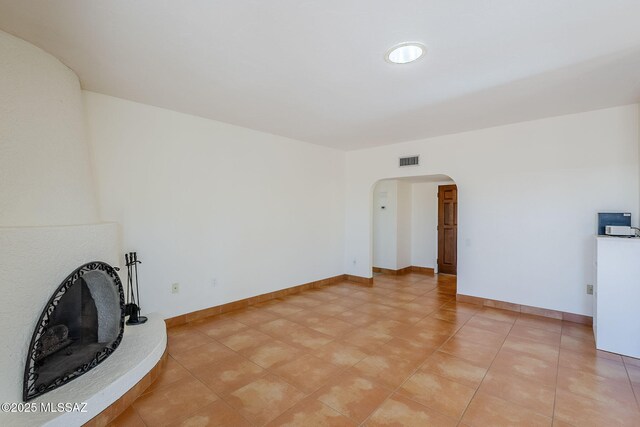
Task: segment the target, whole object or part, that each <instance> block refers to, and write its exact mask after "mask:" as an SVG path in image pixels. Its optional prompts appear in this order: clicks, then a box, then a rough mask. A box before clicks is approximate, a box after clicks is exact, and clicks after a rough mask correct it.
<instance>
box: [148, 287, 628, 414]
mask: <svg viewBox="0 0 640 427" xmlns="http://www.w3.org/2000/svg"><path fill="white" fill-rule="evenodd" d="M423 280H425V281H427V279H419V280H416V281H413V282H409V283H411V284H415V283H418V282H420V281H423ZM428 282H429V285H431V284H432V283H431V281H430V280H429V281H428ZM389 284H392V282H389ZM333 285H334V284H332V285H329V286H326V288H329V287H332V286H333ZM335 285H340V284H338V283H336V284H335ZM380 288H381V289H385V290H387V289H389V290H392V291H393V288H391V287H386V286H382V287H380ZM412 289H413V288H412ZM329 292H331V291H329ZM394 292H401V293H404V294H407V295H411V296H412V298H411V299H407V300H406V301H404V300H400V301H402V303H401V304H394V305H387V304H384V302H383V301H381V300H380V299H384V296H385V295H389V294H391V293H392V292H389V293H386V292H383V293H374V294H373V296H374V298H373V299H370V298H359V297H354V298H355V299H357V300H359V301H362V302H363V303H366V304H375V305H380V306H384V307H389V309H390V312H391V311H396V310H405V311H407V312H409V313H412V314H418V313H416V312H413V311H410V310H407V309H405V308H404V307H402V306H403V305H405V304H408V303H411V302H413V301H414V300H415V299H418V298H421V297H424V296H427V295H429V294H432V295H433V296H436V295H446V296H447V298H448V299H447V300H446V301H443V302H441V303H440V304H439V305H438V306H437V307H436V308H435V309H433V310H432V311H429V313H428V314H425V315H424V316H422V317H420V318H419V320H418V321H416V322H410V323H406V324H407V325H415V324H416V323H418V322H420V321H422V320H424V319H426V318H433V319H438V320H440V321H444V322H447V323H451V324H454V325H456V322H449V321H448V320H445V319H440V318H437V317H435V316H433V313H435V312H436V311H439V310H447V309H448V310H449V311H451V312H452V313H457V311H456V310H455V308H445V306H446V305H449V304H450V303H451V302H452V301H455V297H454V296H453V295H451V294H446V293H442V292H439V290H438V286H436V287H435V288H432V289H429V290H428V291H425V292H423V293H420V294H414V293H410V292H403V290H402V289H398V290H395V291H394ZM305 293H306V292H300V293H297V294H296V295H303V294H305ZM332 294H334V295H336V296H337V298H334V299H331V300H326V299H319V298H318V299H317V300H318V301H319V304H318V305H324V304H332V303H333V304H337V305H340V304H339V302H334V301H335V300H336V299H338V298H345V297H350V295H348V294H343V293H339V292H332ZM310 298H312V297H310ZM314 299H315V298H314ZM283 300H284V301H285V302H286V303H289V304H292V305H294V306H296V307H298V308H300V309H301V310H300V311H302V310H310V311H313V312H314V313H315V314H317V315H320V316H326V317H327V318H337V316H340V315H341V314H342V313H343V312H346V311H356V312H358V313H361V314H362V315H364V316H373V317H377V318H378V319H377V320H375V321H378V320H391V321H396V322H399V321H398V320H396V319H393V318H390V317H387V314H388V313H390V312H385V311H382V312H379V311H378V312H375V314H372V313H367V312H364V311H360V310H358V308H357V306H355V307H354V306H353V305H350V306H343V307H345V308H346V310H344V311H342V312H340V313H333V314H325V313H320V312H315V311H314V310H313V308H309V307H302V306H299V305H296V304H295V302H288V301H286V297H285V298H283ZM434 301H438V299H437V298H434ZM439 302H440V301H439ZM242 310H243V309H239V310H235V311H242ZM479 311H480V310H477V311H475V312H474V314H472V315H471V316H470V317H468V318H467V319H466V320H464V321H463V322H462V323H461V324H460V326H459V327H457V329H456V330H455V332H454V334H453V335H451V336H449V337H448V338H447V339H446V340H445V341H444V342H443V343H441V344H440V345H439V346H438V347H436V348H435V349H434V350H433V351H432V352H431V353H430V354H429V356H427V357H426V358H425V359H424V360H422V361H421V362H420V363H419V364H418V365H417V366H416V367H415V369H413V370H412V371H411V372H410V373H409V374H408V375H407V377H406V378H405V380H404V381H402V382H401V383H400V385H398V386H397V387H395V388H393V389H391V388H388V387H386V386H385V387H384V388H385V389H387V390H389V391H391V392H390V394H389V395H388V396H387V398H385V400H383V401H382V402H381V404H380V405H378V406H377V407H376V408H375V409H374V410H373V411H372V412H371V413H370V414H369V415H368V416H367V417H366V418H365V419H364V421H362V424H364V423H366V422H367V421H368V420H369V419H370V418H371V417H372V416H373V415H374V414H375V413H376V412H377V411H378V410H379V409H380V407H381V406H383V405H384V404H385V403H386V402H387V401H388V400H389V399H390V398H391V396H392V395H394V394H396V393H397V392H398V390H399V389H400V388H401V387H402V386H403V385H404V384H405V383H406V382H407V381H408V380H409V378H411V377H412V376H413V375H414V374H415V373H416V372H417V371H418V370H420V369H421V368H422V367H423V366H424V365H425V364H426V363H427V361H428V360H429V359H430V358H431V357H432V356H433V355H434V354H435V353H436V352H438V351H439V350H440V349H441V348H442V347H443V346H444V345H445V344H446V343H448V342H449V341H450V340H451V339H452V338H453V337H455V336H456V335H457V334H458V333H459V332H460V330H461V329H462V328H463V327H464V326H465V325H466V324H467V323H468V322H469V321H470V320H471V319H472V318H474V317H476V316H477V315H478V312H479ZM267 312H268V313H269V314H272V315H274V316H275V317H276V319H287V320H289V321H291V322H293V323H296V324H297V325H299V326H301V327H303V328H307V329H309V330H312V331H314V332H316V333H321V334H324V333H323V332H321V331H316V330H315V329H313V328H311V327H309V326H307V325H306V324H302V323H299V322H296V321H295V320H292V319H290V318H289V316H292V315H293V314H290V315H283V314H280V313H272V312H270V311H268V310H267ZM294 314H295V313H294ZM461 314H465V313H461ZM208 317H209V318H215V317H217V315H212V316H208ZM519 318H520V315H518V317H516V319H515V320H514V322H513V323H512V324H511V327H510V328H509V332H508V333H507V335H506V336H505V338H504V339H503V341H502V344H501V346H500V348H499V349H498V351H497V352H496V355H495V356H494V357H493V359H492V361H491V363H490V365H489V367H488V368H487V369H486V372H485V374H484V376H483V378H482V380H481V381H480V383H479V385H478V386H477V387H476V389H475V391H474V394H473V396H472V397H471V399H470V401H469V403H470V402H471V401H472V400H473V398H474V397H475V396H476V394H477V392H478V390H479V388H480V386H481V385H482V383H483V381H484V380H485V378H486V374H487V373H488V372H489V370H490V368H491V366H493V364H494V362H495V359H496V358H497V355H498V353H499V352H500V351H501V350H502V348H503V347H504V342H505V341H506V339H507V338H508V337H509V335H510V333H511V332H512V329H513V328H514V326H515V323H516V322H517V320H518V319H519ZM276 319H273V320H276ZM337 320H341V321H343V322H346V323H349V324H350V325H351V328H349V329H348V331H353V330H357V329H359V328H366V327H367V326H368V325H370V324H372V323H374V322H375V321H373V322H369V323H366V324H364V325H356V324H353V323H351V322H349V321H345V320H342V318H337ZM238 322H239V323H241V324H243V325H245V326H247V327H248V328H252V329H256V328H257V326H256V325H258V323H254V324H249V323H243V322H242V321H238ZM400 323H404V322H400ZM456 326H457V325H456ZM527 326H529V327H532V328H535V329H543V330H544V328H536V326H532V325H527ZM194 329H195V330H196V331H197V332H198V333H200V334H202V335H205V336H207V337H208V338H210V339H212V340H213V341H215V342H218V343H220V344H221V345H223V346H225V347H226V348H229V347H227V346H226V345H224V344H223V343H221V342H220V341H218V340H217V339H216V338H214V337H211V336H209V335H207V334H206V333H204V332H203V331H200V330H198V329H197V328H195V327H194ZM256 330H258V331H259V332H262V333H265V334H266V335H268V336H269V337H271V338H273V339H274V340H277V341H282V340H281V339H280V338H279V337H276V336H273V335H271V334H269V333H268V332H263V331H261V330H259V329H256ZM561 331H562V329H561ZM347 333H348V332H347ZM324 335H327V336H328V337H331V341H329V342H327V343H326V344H330V343H333V342H339V340H340V339H341V337H343V336H344V335H345V334H339V335H329V334H324ZM390 336H391V338H390V339H389V340H387V341H385V343H388V342H389V341H390V340H392V339H394V338H398V339H401V340H403V341H408V340H405V339H404V338H402V337H397V336H395V335H393V334H391V335H390ZM408 342H410V341H408ZM285 344H287V345H291V344H288V343H286V342H285ZM202 345H205V344H202ZM196 347H200V346H196ZM294 347H295V348H296V349H298V347H297V346H295V345H294ZM358 348H360V347H358ZM229 349H230V348H229ZM230 350H231V351H233V352H234V353H235V354H237V355H238V356H240V357H242V358H243V359H246V360H249V361H250V362H252V363H255V362H253V361H251V360H250V359H248V358H246V357H245V356H243V355H241V354H239V353H237V352H236V351H235V350H233V349H230ZM301 350H302V349H301ZM312 351H314V350H313V349H308V348H306V347H305V348H304V350H302V352H303V353H302V354H303V355H304V354H309V355H311V356H314V354H313V353H312ZM361 351H362V350H361ZM368 351H369V350H367V351H363V352H364V353H365V354H367V356H365V357H364V358H363V359H360V361H362V360H364V359H365V358H366V357H369V356H371V354H368ZM454 357H457V356H454ZM558 358H559V354H558ZM463 360H464V359H463ZM360 361H358V362H356V363H354V364H353V365H350V366H347V367H343V368H341V369H339V370H338V371H336V373H335V374H334V375H333V376H331V378H334V377H336V376H338V375H340V374H341V373H343V372H344V371H346V370H349V369H351V368H353V366H355V365H356V364H358V363H360ZM178 363H179V362H178ZM286 363H288V362H285V363H284V364H286ZM180 366H182V367H184V366H183V365H182V364H180ZM258 366H259V365H258ZM625 368H626V364H625ZM185 369H186V368H185ZM264 369H265V371H267V372H268V373H269V374H271V375H274V376H275V377H277V378H279V379H281V380H283V381H284V382H286V383H287V384H289V382H288V381H287V380H286V378H283V377H281V376H280V375H278V374H277V373H276V372H272V371H271V370H270V369H271V368H264ZM187 371H188V372H189V373H190V374H191V375H192V376H193V374H192V373H191V371H190V370H188V369H187ZM434 375H437V376H440V377H441V375H438V374H436V373H434ZM557 375H558V373H556V383H557ZM627 376H628V378H629V381H630V377H629V374H628V369H627ZM365 377H366V375H365ZM443 378H445V379H448V378H447V377H443ZM196 379H197V380H198V381H199V382H201V383H202V381H200V379H198V378H197V377H196ZM454 382H456V383H458V382H457V381H454ZM374 383H375V381H374ZM202 384H203V385H205V387H207V388H208V389H209V387H208V386H207V385H206V384H204V383H202ZM292 387H294V388H295V389H297V390H299V389H298V388H297V387H295V386H293V385H292ZM322 387H324V385H321V386H319V387H318V388H317V389H316V390H314V391H312V392H310V393H306V392H303V394H304V397H303V399H305V398H307V397H309V396H311V395H312V394H314V393H315V392H317V391H318V390H319V389H321V388H322ZM556 390H557V387H556ZM211 391H212V393H214V394H215V395H216V396H218V397H219V398H220V399H221V400H222V401H223V402H224V403H225V404H227V405H228V402H227V401H226V400H225V398H224V397H221V396H219V395H218V394H217V393H215V392H214V391H213V390H211ZM300 391H302V390H300ZM634 392H635V391H634ZM403 397H404V396H403ZM303 399H301V400H303ZM407 399H408V400H410V401H412V402H415V401H414V400H413V399H411V398H407ZM319 402H320V403H321V404H323V405H325V406H327V407H331V406H329V405H326V404H325V403H324V402H322V401H319ZM415 403H417V404H419V405H421V406H425V405H423V404H422V403H420V402H415ZM636 403H637V399H636ZM296 404H297V402H296ZM205 406H206V405H205ZM293 406H295V404H294V405H292V406H291V407H289V408H287V409H286V410H285V411H283V412H282V413H280V414H279V415H277V416H276V417H275V418H277V417H279V416H281V415H282V414H284V413H286V412H288V411H289V410H290V409H291V408H292V407H293ZM468 406H469V404H467V407H466V408H465V410H464V411H463V413H462V416H461V417H460V419H459V421H460V422H461V420H462V418H463V417H464V414H465V413H466V411H467V409H468ZM427 407H428V406H427ZM233 409H234V410H235V408H233ZM332 409H334V410H336V409H335V408H332ZM429 409H431V410H434V409H432V408H430V407H429ZM554 409H555V396H554ZM236 412H237V411H236ZM336 412H338V413H341V412H340V411H337V410H336ZM434 412H436V413H439V414H441V412H439V411H437V410H434ZM136 413H137V412H136ZM343 415H345V416H346V414H343ZM442 415H445V414H442ZM347 417H348V416H347ZM447 417H449V416H448V415H447ZM243 418H244V417H243ZM275 418H274V419H275ZM348 418H349V417H348ZM349 419H351V420H353V419H352V418H349ZM552 419H553V414H552ZM247 421H248V420H247ZM271 421H273V420H270V421H268V422H271ZM354 421H355V420H354Z"/></svg>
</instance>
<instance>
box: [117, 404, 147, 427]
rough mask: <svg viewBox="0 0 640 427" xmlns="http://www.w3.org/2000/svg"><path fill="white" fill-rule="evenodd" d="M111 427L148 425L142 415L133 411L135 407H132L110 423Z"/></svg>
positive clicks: (141, 426) (143, 426) (142, 426)
mask: <svg viewBox="0 0 640 427" xmlns="http://www.w3.org/2000/svg"><path fill="white" fill-rule="evenodd" d="M109 427H146V425H145V423H144V422H143V421H142V418H140V415H138V413H137V412H136V411H135V409H133V406H130V407H128V408H127V409H126V410H125V411H124V412H123V413H122V414H120V415H119V416H118V417H117V418H116V419H115V420H113V421H112V422H111V423H109Z"/></svg>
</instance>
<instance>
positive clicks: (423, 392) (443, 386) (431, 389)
mask: <svg viewBox="0 0 640 427" xmlns="http://www.w3.org/2000/svg"><path fill="white" fill-rule="evenodd" d="M475 391H476V389H475V388H473V387H469V386H466V385H463V384H460V383H457V382H455V381H451V380H449V379H447V378H444V377H441V376H439V375H436V374H434V373H431V372H429V371H422V370H420V371H418V372H416V373H415V374H413V375H412V376H411V378H409V379H408V380H407V381H406V382H405V383H404V384H403V385H402V386H401V387H400V388H399V389H398V393H400V394H401V395H403V396H405V397H407V398H409V399H411V400H413V401H415V402H418V403H420V404H423V405H425V406H427V407H429V408H431V409H434V410H436V411H438V412H440V413H442V414H444V415H447V416H449V417H451V418H455V419H458V418H460V417H461V416H462V414H463V412H464V410H465V408H466V407H467V405H468V404H469V401H471V398H472V397H473V395H474V393H475Z"/></svg>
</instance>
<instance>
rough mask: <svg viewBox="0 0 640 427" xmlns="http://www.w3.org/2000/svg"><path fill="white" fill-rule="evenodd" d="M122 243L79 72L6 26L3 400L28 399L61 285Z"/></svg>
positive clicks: (1, 206)
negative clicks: (102, 189) (40, 338)
mask: <svg viewBox="0 0 640 427" xmlns="http://www.w3.org/2000/svg"><path fill="white" fill-rule="evenodd" d="M119 248H120V242H119V234H118V227H117V226H116V225H115V224H103V223H99V219H98V209H97V202H96V197H95V188H94V183H93V178H92V174H91V168H90V157H89V149H88V144H87V143H86V138H85V126H84V110H83V106H82V96H81V91H80V84H79V81H78V78H77V77H76V75H75V74H74V73H73V72H72V71H71V70H69V69H68V68H67V67H65V66H64V65H63V64H62V63H60V61H58V60H57V59H56V58H54V57H52V56H51V55H49V54H47V53H46V52H44V51H42V50H41V49H38V48H36V47H35V46H33V45H31V44H29V43H27V42H25V41H22V40H20V39H17V38H15V37H12V36H10V35H8V34H6V33H3V32H0V290H1V291H2V295H3V297H2V309H1V310H0V325H2V327H1V328H0V343H2V345H1V346H0V401H2V402H19V401H21V400H22V382H23V374H24V368H25V362H26V355H27V350H28V347H29V343H30V340H31V337H32V334H33V331H34V329H35V327H36V323H37V321H38V318H39V317H40V314H41V313H42V310H43V309H44V307H45V306H46V303H47V301H48V300H49V298H50V297H51V296H52V294H53V292H54V291H55V290H56V288H57V287H58V286H59V285H60V283H61V282H62V281H63V280H64V279H65V277H66V276H67V275H68V274H69V273H71V272H72V271H73V270H75V269H76V268H77V267H79V266H80V265H82V264H84V263H86V262H89V261H104V262H107V263H109V264H111V265H114V266H117V265H118V263H119V262H118V261H119V260H118V257H119V253H120V249H119ZM0 424H2V425H8V424H7V423H5V422H0Z"/></svg>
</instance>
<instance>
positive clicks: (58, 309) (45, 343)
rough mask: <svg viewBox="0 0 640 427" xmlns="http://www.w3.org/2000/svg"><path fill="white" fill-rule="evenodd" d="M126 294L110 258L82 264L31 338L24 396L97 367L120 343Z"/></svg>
mask: <svg viewBox="0 0 640 427" xmlns="http://www.w3.org/2000/svg"><path fill="white" fill-rule="evenodd" d="M124 316H125V311H124V293H123V290H122V283H121V282H120V278H119V277H118V274H117V273H116V270H115V269H114V268H113V267H111V266H110V265H109V264H106V263H104V262H99V261H96V262H90V263H88V264H85V265H82V266H80V267H78V268H77V269H76V270H75V271H73V272H72V273H71V274H70V275H69V276H68V277H67V278H66V279H65V280H64V281H63V282H62V284H60V286H59V287H58V289H56V291H55V292H54V293H53V296H52V297H51V298H50V299H49V302H48V303H47V305H46V307H45V309H44V311H43V312H42V314H41V315H40V319H39V320H38V323H37V325H36V329H35V331H34V333H33V337H32V339H31V345H30V346H29V352H28V355H27V362H26V367H25V373H24V387H23V394H22V397H23V400H24V401H27V400H30V399H33V398H34V397H37V396H39V395H41V394H44V393H46V392H48V391H51V390H53V389H55V388H57V387H60V386H62V385H64V384H66V383H67V382H69V381H71V380H73V379H75V378H78V377H79V376H80V375H82V374H84V373H85V372H88V371H89V370H91V369H92V368H94V367H96V366H97V365H98V364H99V363H101V362H102V361H104V360H105V359H106V358H107V357H109V355H111V354H112V353H113V352H114V351H115V349H116V348H117V347H118V345H119V344H120V341H121V340H122V334H123V332H124Z"/></svg>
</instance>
